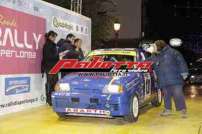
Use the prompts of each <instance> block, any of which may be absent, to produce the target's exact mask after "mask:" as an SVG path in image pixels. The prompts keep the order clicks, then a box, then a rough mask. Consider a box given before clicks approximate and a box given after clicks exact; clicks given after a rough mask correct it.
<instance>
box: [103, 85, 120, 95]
mask: <svg viewBox="0 0 202 134" xmlns="http://www.w3.org/2000/svg"><path fill="white" fill-rule="evenodd" d="M122 92H123V86H121V85H107V86H105V87H104V90H103V93H111V94H118V93H122Z"/></svg>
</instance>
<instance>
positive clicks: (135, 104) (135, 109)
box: [124, 95, 139, 122]
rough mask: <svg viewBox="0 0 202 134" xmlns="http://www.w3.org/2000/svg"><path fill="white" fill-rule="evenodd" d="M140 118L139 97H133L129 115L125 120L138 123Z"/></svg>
mask: <svg viewBox="0 0 202 134" xmlns="http://www.w3.org/2000/svg"><path fill="white" fill-rule="evenodd" d="M138 117H139V99H138V97H137V95H134V96H133V97H131V100H130V106H129V114H128V115H126V116H125V117H124V119H125V120H126V121H128V122H136V121H137V120H138Z"/></svg>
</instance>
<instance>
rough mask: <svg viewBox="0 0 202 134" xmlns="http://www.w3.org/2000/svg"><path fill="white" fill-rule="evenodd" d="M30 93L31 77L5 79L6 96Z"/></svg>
mask: <svg viewBox="0 0 202 134" xmlns="http://www.w3.org/2000/svg"><path fill="white" fill-rule="evenodd" d="M28 92H30V77H13V78H5V95H15V94H22V93H28Z"/></svg>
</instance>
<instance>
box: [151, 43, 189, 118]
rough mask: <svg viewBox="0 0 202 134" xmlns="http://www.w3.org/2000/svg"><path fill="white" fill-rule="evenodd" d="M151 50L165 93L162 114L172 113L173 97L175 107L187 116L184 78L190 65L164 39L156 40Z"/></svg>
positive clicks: (182, 114)
mask: <svg viewBox="0 0 202 134" xmlns="http://www.w3.org/2000/svg"><path fill="white" fill-rule="evenodd" d="M150 52H151V53H153V54H154V55H153V56H152V58H151V60H152V61H153V62H154V70H155V71H156V74H157V77H158V84H159V87H160V88H161V89H162V90H163V93H164V104H165V106H164V107H165V109H164V110H163V112H162V113H161V114H160V115H161V116H169V115H171V114H172V97H173V98H174V102H175V107H176V110H177V111H180V113H181V116H182V117H183V118H186V117H187V107H186V103H185V97H184V94H183V86H184V80H185V79H186V78H187V77H188V67H187V64H186V62H185V60H184V58H183V56H182V55H181V53H180V52H178V51H177V50H175V49H173V48H171V47H170V46H169V45H168V44H166V43H165V41H163V40H157V41H155V43H154V45H153V48H152V49H150Z"/></svg>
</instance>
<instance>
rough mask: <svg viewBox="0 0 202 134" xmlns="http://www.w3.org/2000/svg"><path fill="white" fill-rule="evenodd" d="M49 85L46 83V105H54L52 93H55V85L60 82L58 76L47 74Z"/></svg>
mask: <svg viewBox="0 0 202 134" xmlns="http://www.w3.org/2000/svg"><path fill="white" fill-rule="evenodd" d="M46 77H47V83H46V103H48V104H49V105H52V101H51V93H52V92H53V91H54V87H55V84H56V83H57V81H58V75H57V74H48V73H46Z"/></svg>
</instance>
